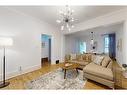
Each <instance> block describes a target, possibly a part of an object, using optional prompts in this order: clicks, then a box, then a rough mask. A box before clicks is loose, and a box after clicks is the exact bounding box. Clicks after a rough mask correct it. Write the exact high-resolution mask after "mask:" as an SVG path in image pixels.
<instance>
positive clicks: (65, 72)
mask: <svg viewBox="0 0 127 95" xmlns="http://www.w3.org/2000/svg"><path fill="white" fill-rule="evenodd" d="M64 79H66V69H64Z"/></svg>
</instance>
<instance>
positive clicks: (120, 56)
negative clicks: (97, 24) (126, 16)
mask: <svg viewBox="0 0 127 95" xmlns="http://www.w3.org/2000/svg"><path fill="white" fill-rule="evenodd" d="M115 33H116V60H117V62H118V63H120V64H123V56H124V52H123V46H122V49H118V48H117V45H118V41H119V40H120V39H121V40H122V44H123V34H124V33H123V24H122V25H121V27H120V28H119V29H118V30H117V31H116V32H115Z"/></svg>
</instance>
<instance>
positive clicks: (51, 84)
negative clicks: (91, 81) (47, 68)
mask: <svg viewBox="0 0 127 95" xmlns="http://www.w3.org/2000/svg"><path fill="white" fill-rule="evenodd" d="M85 82H86V80H83V72H82V71H80V70H79V72H78V75H77V72H76V70H68V71H67V73H66V79H64V71H62V69H61V68H59V69H57V70H55V71H53V72H49V73H47V74H44V75H42V76H40V77H39V78H37V79H35V80H32V81H30V82H27V83H26V84H25V87H26V89H45V90H48V89H49V90H58V89H60V90H64V89H66V90H67V89H70V90H71V89H83V87H84V85H85Z"/></svg>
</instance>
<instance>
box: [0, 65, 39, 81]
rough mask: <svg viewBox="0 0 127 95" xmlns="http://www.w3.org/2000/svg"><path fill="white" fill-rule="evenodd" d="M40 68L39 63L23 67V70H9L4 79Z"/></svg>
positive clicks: (0, 76)
mask: <svg viewBox="0 0 127 95" xmlns="http://www.w3.org/2000/svg"><path fill="white" fill-rule="evenodd" d="M40 68H41V65H35V66H31V67H28V68H25V69H24V70H23V71H13V72H9V73H7V74H6V79H10V78H13V77H16V76H19V75H22V74H25V73H28V72H32V71H35V70H37V69H40ZM0 79H2V75H0Z"/></svg>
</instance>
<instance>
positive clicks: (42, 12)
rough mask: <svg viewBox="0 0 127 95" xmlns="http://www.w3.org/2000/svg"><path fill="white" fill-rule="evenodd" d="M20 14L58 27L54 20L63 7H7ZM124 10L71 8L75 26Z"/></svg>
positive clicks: (116, 8)
mask: <svg viewBox="0 0 127 95" xmlns="http://www.w3.org/2000/svg"><path fill="white" fill-rule="evenodd" d="M8 8H13V9H16V10H18V11H20V12H23V13H25V14H28V15H30V16H33V17H35V18H38V19H40V20H43V21H45V22H47V23H49V24H52V25H53V26H58V24H57V23H56V20H57V19H58V17H59V10H61V9H63V8H65V6H9V7H8ZM122 8H125V6H71V9H73V10H74V11H75V12H74V18H75V19H78V20H77V21H76V22H75V24H77V23H80V22H83V21H86V20H89V19H92V18H95V17H98V16H101V15H104V14H107V13H110V12H113V11H117V10H120V9H122Z"/></svg>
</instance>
